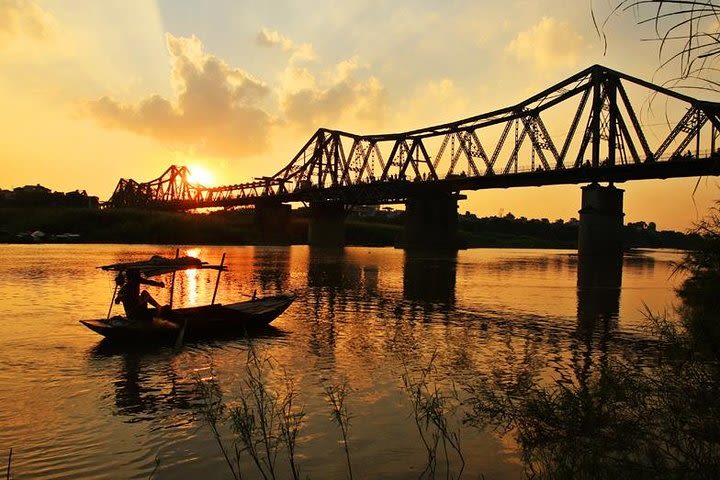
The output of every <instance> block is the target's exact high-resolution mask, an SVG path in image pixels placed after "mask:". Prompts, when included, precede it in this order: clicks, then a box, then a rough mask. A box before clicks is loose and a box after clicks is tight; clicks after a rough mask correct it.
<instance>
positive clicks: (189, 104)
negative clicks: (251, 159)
mask: <svg viewBox="0 0 720 480" xmlns="http://www.w3.org/2000/svg"><path fill="white" fill-rule="evenodd" d="M166 41H167V49H168V52H169V54H170V64H171V70H172V79H173V86H174V89H175V92H176V98H175V99H173V100H168V99H166V98H164V97H161V96H159V95H153V96H151V97H148V98H145V99H143V100H141V101H140V102H137V103H135V104H129V105H128V104H123V103H120V102H118V101H117V100H114V99H112V98H109V97H103V98H101V99H99V100H94V101H89V102H86V103H85V107H86V108H85V111H86V112H87V113H88V114H89V115H90V116H92V117H94V118H95V119H96V120H97V121H98V122H100V123H101V124H102V125H105V126H108V127H113V128H121V129H125V130H130V131H133V132H136V133H139V134H142V135H147V136H152V137H155V138H158V139H160V140H163V141H170V142H177V143H181V144H184V145H188V146H193V147H196V148H197V149H198V150H199V151H202V152H204V153H207V154H210V155H219V156H241V155H252V154H255V153H259V152H261V151H263V150H265V148H266V147H267V143H268V134H269V130H270V127H271V123H272V120H271V117H270V115H269V114H268V113H267V112H265V111H264V110H263V109H261V108H260V107H258V106H257V104H258V102H259V101H260V100H261V99H262V98H263V97H265V96H266V95H267V94H268V93H269V89H268V88H267V87H266V86H265V85H264V84H263V83H261V82H260V81H258V80H256V79H254V78H253V77H252V76H250V75H249V74H248V73H246V72H244V71H243V70H241V69H238V68H232V67H230V66H228V65H227V64H226V63H225V62H224V61H223V60H221V59H219V58H217V57H215V56H213V55H210V54H207V53H205V52H204V51H203V47H202V43H201V42H200V40H199V39H198V38H196V37H195V36H193V37H191V38H181V37H174V36H173V35H171V34H166Z"/></svg>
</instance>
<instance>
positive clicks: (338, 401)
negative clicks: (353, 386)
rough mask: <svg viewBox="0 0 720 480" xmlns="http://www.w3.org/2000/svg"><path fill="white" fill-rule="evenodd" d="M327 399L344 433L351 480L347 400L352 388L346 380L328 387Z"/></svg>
mask: <svg viewBox="0 0 720 480" xmlns="http://www.w3.org/2000/svg"><path fill="white" fill-rule="evenodd" d="M324 391H325V398H326V399H327V401H328V402H329V403H330V406H331V407H332V417H331V418H332V420H333V421H334V422H335V423H337V425H338V426H339V427H340V431H341V432H342V438H343V446H344V447H345V460H346V461H347V468H348V475H349V476H350V480H352V478H353V472H352V462H351V461H350V445H349V431H350V418H351V417H350V414H349V412H348V408H347V404H346V403H345V399H346V398H347V396H348V394H349V393H350V386H349V385H348V383H347V380H344V381H343V382H342V383H340V384H339V385H326V386H325V387H324Z"/></svg>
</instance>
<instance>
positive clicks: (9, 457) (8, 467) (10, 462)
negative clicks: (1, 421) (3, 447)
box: [5, 447, 13, 480]
mask: <svg viewBox="0 0 720 480" xmlns="http://www.w3.org/2000/svg"><path fill="white" fill-rule="evenodd" d="M12 452H13V449H12V447H10V453H8V465H7V474H6V475H5V478H6V479H7V480H10V465H11V464H12Z"/></svg>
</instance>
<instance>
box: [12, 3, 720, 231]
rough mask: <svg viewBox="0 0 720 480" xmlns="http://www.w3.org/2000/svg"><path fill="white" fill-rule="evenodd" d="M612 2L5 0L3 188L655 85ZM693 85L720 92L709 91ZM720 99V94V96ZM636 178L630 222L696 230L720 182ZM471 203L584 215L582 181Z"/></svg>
mask: <svg viewBox="0 0 720 480" xmlns="http://www.w3.org/2000/svg"><path fill="white" fill-rule="evenodd" d="M611 3H612V2H607V1H605V0H595V1H594V3H593V2H591V1H590V0H580V1H571V0H566V1H560V0H533V1H530V0H508V1H504V2H489V1H477V0H474V1H473V0H467V1H465V0H457V1H454V0H446V1H444V2H438V1H431V0H419V1H387V0H368V1H364V2H359V1H358V2H330V1H317V0H308V1H295V2H290V1H275V2H267V1H254V0H253V1H249V0H241V1H238V0H227V1H225V0H218V1H213V2H191V1H185V0H166V1H151V0H138V1H133V0H119V1H114V0H103V1H100V2H99V1H84V2H83V1H70V0H64V1H61V0H58V1H54V0H47V1H36V2H33V1H28V0H0V105H1V106H2V112H1V113H0V128H2V131H3V134H2V136H0V166H2V176H1V177H0V188H12V187H16V186H21V185H25V184H36V183H40V184H42V185H45V186H47V187H49V188H52V189H54V190H60V191H68V190H74V189H85V190H87V191H88V193H90V194H93V195H98V196H99V197H100V198H101V199H106V198H108V197H109V196H110V194H111V193H112V190H113V188H114V187H115V184H116V183H117V181H118V179H119V178H120V177H126V178H134V179H136V180H138V181H146V180H149V179H152V178H155V177H157V176H158V175H159V174H160V173H162V171H163V170H164V169H165V168H167V167H168V166H169V165H170V164H173V163H174V164H179V165H188V166H191V167H192V166H196V167H197V168H199V169H204V170H207V171H208V172H210V174H211V175H212V182H213V183H214V184H229V183H239V182H242V181H247V180H251V179H252V178H253V177H256V176H262V175H271V174H273V173H275V172H276V171H277V170H279V169H280V168H281V167H283V166H284V165H285V164H286V163H287V162H288V161H289V160H290V159H291V158H292V156H293V155H294V154H295V153H296V152H297V151H298V150H299V149H300V147H301V146H302V145H303V144H304V143H305V141H306V140H307V139H308V138H309V137H310V136H311V135H312V134H313V133H314V132H315V131H316V130H317V128H318V127H328V128H336V129H341V130H345V131H352V132H355V133H360V134H369V133H383V132H396V131H403V130H409V129H414V128H420V127H424V126H429V125H432V124H436V123H443V122H448V121H453V120H458V119H460V118H463V117H468V116H471V115H476V114H480V113H483V112H486V111H489V110H493V109H496V108H500V107H504V106H508V105H511V104H515V103H517V102H519V101H521V100H523V99H524V98H526V97H528V96H529V95H531V94H533V93H536V92H539V91H540V90H542V89H544V88H546V87H548V86H550V85H552V84H554V83H556V82H558V81H560V80H562V79H564V78H566V77H567V76H569V75H571V74H573V73H576V72H577V71H579V70H582V69H584V68H586V67H588V66H590V65H592V64H595V63H600V64H603V65H607V66H609V67H611V68H614V69H616V70H620V71H623V72H625V73H628V74H630V75H633V76H636V77H640V78H644V79H648V80H651V79H653V76H655V80H656V81H662V80H665V79H668V78H671V77H672V76H674V75H675V74H676V73H677V72H676V71H669V70H667V71H661V72H656V69H657V67H658V65H659V60H658V52H657V47H658V45H657V43H655V42H650V41H643V39H648V38H652V37H653V30H652V26H651V25H648V26H646V27H638V26H636V16H635V15H634V14H633V12H628V13H626V14H624V15H620V16H616V17H613V18H611V19H610V20H609V23H608V24H607V26H606V27H605V31H606V33H607V35H608V46H607V52H606V53H604V45H603V41H602V39H600V38H599V37H598V35H597V33H596V31H595V28H594V26H593V22H592V17H591V5H593V7H594V9H595V11H596V12H595V13H596V16H597V18H598V19H599V20H600V21H601V22H602V21H604V20H605V18H606V17H607V15H608V14H609V10H610V8H609V6H608V5H609V4H611ZM694 95H696V96H699V97H702V98H709V99H712V98H711V97H710V96H709V95H710V94H708V93H694ZM715 99H716V98H715ZM696 182H697V179H678V180H664V181H642V182H634V183H632V182H631V183H626V184H623V185H622V188H624V189H625V190H626V194H625V205H626V208H625V212H626V217H625V220H626V222H630V221H637V220H646V221H651V220H652V221H655V222H657V224H658V226H659V227H660V228H674V229H685V228H687V227H689V226H690V225H691V224H692V222H694V221H696V220H697V219H698V218H699V216H702V214H703V213H704V212H705V211H706V210H707V208H708V207H709V206H710V205H711V204H712V203H713V199H715V198H720V194H719V193H720V192H719V191H718V186H717V181H716V179H703V180H702V181H701V182H700V184H699V186H698V188H697V192H696V193H695V194H694V196H693V190H694V188H695V186H696ZM467 193H468V200H467V201H464V202H462V203H461V206H460V211H461V213H462V212H464V211H466V210H469V211H471V212H473V213H476V214H477V215H481V216H484V215H495V214H498V213H501V212H502V213H508V212H512V213H513V214H515V215H516V216H520V215H524V216H528V217H535V218H540V217H548V218H550V219H555V218H565V219H567V218H570V217H577V210H578V209H579V206H580V189H579V187H578V186H559V187H557V186H556V187H542V188H531V189H509V190H487V191H482V192H467Z"/></svg>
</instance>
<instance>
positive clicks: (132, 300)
mask: <svg viewBox="0 0 720 480" xmlns="http://www.w3.org/2000/svg"><path fill="white" fill-rule="evenodd" d="M115 281H116V282H117V284H118V286H119V287H120V291H119V292H118V294H117V297H115V303H116V304H118V303H120V302H122V304H123V308H124V309H125V315H127V318H128V320H150V319H151V318H152V312H151V311H150V310H148V303H149V304H150V305H152V306H153V307H155V308H156V309H158V310H160V309H161V308H162V307H161V306H160V304H159V303H158V302H157V300H155V299H154V298H153V297H152V295H150V293H149V292H148V291H147V290H143V291H142V292H140V284H143V285H150V286H153V287H162V288H164V287H165V283H164V282H156V281H154V280H149V279H147V278H143V277H142V276H141V275H140V272H138V271H137V270H128V271H127V272H125V275H124V276H123V274H122V273H119V274H118V276H117V277H116V278H115Z"/></svg>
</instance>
